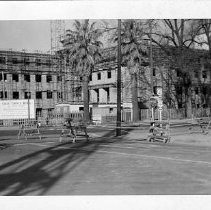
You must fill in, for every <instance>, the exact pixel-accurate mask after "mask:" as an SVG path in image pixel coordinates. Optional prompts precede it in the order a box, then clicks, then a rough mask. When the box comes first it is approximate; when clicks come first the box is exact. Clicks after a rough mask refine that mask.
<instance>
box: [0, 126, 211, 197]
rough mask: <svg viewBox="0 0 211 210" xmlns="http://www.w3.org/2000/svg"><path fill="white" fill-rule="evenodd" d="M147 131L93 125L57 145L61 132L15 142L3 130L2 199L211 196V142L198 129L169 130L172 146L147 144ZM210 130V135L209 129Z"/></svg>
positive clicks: (0, 136) (14, 133)
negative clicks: (117, 130) (117, 131)
mask: <svg viewBox="0 0 211 210" xmlns="http://www.w3.org/2000/svg"><path fill="white" fill-rule="evenodd" d="M147 132H148V131H147V129H140V128H139V127H134V128H132V127H130V128H128V129H125V130H124V131H123V132H122V136H121V137H116V136H115V129H112V128H111V127H100V126H99V127H94V126H93V127H90V128H89V135H90V142H89V143H87V142H86V140H85V138H84V137H83V136H79V137H78V140H77V142H76V143H75V144H73V143H72V142H71V141H70V140H71V139H70V137H66V138H64V140H63V141H62V142H59V134H60V131H59V130H54V129H52V128H49V130H47V131H45V132H44V130H43V132H42V135H43V139H42V140H41V141H40V140H39V138H37V137H36V136H31V137H29V139H28V140H25V139H23V138H22V139H20V140H18V139H17V130H13V131H12V130H7V131H3V130H1V131H0V180H1V181H0V195H172V194H173V195H181V194H182V195H183V194H188V195H190V194H195V195H196V194H203V195H207V194H211V177H210V173H211V138H210V133H209V134H208V135H203V134H202V133H200V132H199V129H198V128H196V129H195V130H193V133H191V134H189V132H188V129H187V127H185V126H183V127H179V128H172V129H171V136H172V138H171V141H170V143H167V144H165V143H163V142H148V141H146V136H147ZM210 132H211V131H210Z"/></svg>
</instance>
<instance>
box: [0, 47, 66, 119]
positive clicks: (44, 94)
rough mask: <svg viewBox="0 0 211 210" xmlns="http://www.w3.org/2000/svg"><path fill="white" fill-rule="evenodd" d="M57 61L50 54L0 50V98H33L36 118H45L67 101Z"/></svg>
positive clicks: (63, 73)
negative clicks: (56, 106)
mask: <svg viewBox="0 0 211 210" xmlns="http://www.w3.org/2000/svg"><path fill="white" fill-rule="evenodd" d="M58 64H59V61H58V59H57V58H56V57H55V55H51V54H50V53H49V54H48V53H39V52H35V53H28V52H25V51H21V52H20V51H13V50H2V51H0V71H1V72H0V98H1V100H11V99H34V100H35V112H36V118H42V119H46V118H47V117H48V116H49V115H50V114H51V113H52V111H53V110H54V108H55V105H56V104H58V103H62V102H63V101H64V100H67V97H68V90H66V89H65V87H67V85H68V84H66V83H67V81H66V80H65V79H66V76H65V72H64V70H62V69H60V67H59V65H58Z"/></svg>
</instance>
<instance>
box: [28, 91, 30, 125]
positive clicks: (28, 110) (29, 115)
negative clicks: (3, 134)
mask: <svg viewBox="0 0 211 210" xmlns="http://www.w3.org/2000/svg"><path fill="white" fill-rule="evenodd" d="M27 99H28V120H30V100H29V99H30V92H27ZM28 123H29V122H28Z"/></svg>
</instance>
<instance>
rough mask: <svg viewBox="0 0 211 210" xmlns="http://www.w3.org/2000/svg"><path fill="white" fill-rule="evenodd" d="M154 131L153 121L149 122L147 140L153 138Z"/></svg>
mask: <svg viewBox="0 0 211 210" xmlns="http://www.w3.org/2000/svg"><path fill="white" fill-rule="evenodd" d="M154 132H155V122H151V123H150V127H149V134H148V137H147V140H148V141H151V140H152V139H154Z"/></svg>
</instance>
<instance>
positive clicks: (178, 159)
mask: <svg viewBox="0 0 211 210" xmlns="http://www.w3.org/2000/svg"><path fill="white" fill-rule="evenodd" d="M59 148H62V149H69V150H81V151H86V152H90V150H86V149H80V148H67V147H64V146H61V147H59ZM95 152H99V153H109V154H117V155H126V156H133V157H144V158H152V159H163V160H170V161H177V162H185V163H199V164H205V165H210V166H211V162H206V161H200V160H199V161H197V160H188V159H180V158H171V157H163V156H154V155H140V154H128V153H124V152H111V151H105V150H96V151H95Z"/></svg>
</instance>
